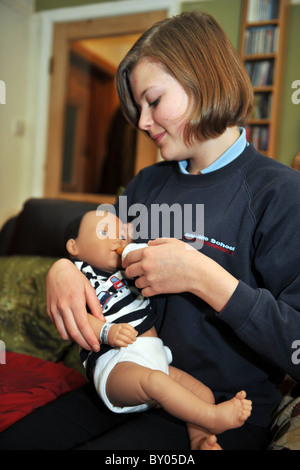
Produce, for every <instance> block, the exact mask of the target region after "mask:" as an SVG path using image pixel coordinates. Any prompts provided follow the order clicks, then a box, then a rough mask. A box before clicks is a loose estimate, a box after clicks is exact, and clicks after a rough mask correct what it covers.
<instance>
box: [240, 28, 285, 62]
mask: <svg viewBox="0 0 300 470" xmlns="http://www.w3.org/2000/svg"><path fill="white" fill-rule="evenodd" d="M278 32H279V28H278V26H277V25H270V26H269V25H268V26H253V27H250V28H248V29H247V31H246V35H245V55H252V54H274V53H275V52H276V51H277V41H278Z"/></svg>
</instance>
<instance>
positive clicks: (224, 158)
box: [178, 127, 249, 175]
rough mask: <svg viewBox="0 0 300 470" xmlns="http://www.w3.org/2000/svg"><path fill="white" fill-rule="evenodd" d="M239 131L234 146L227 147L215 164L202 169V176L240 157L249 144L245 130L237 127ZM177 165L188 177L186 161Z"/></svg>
mask: <svg viewBox="0 0 300 470" xmlns="http://www.w3.org/2000/svg"><path fill="white" fill-rule="evenodd" d="M239 131H240V137H239V138H238V139H237V140H236V141H235V142H234V144H232V146H231V147H229V149H227V150H226V152H224V153H223V154H222V155H221V156H220V157H219V158H218V159H217V160H216V161H215V162H213V163H212V164H211V165H209V166H208V167H206V168H203V170H202V171H201V173H202V174H205V173H210V172H211V171H216V170H219V169H220V168H222V167H223V166H225V165H228V163H231V162H232V161H233V160H234V159H235V158H237V157H238V156H239V155H241V153H242V152H243V151H244V149H245V147H246V146H247V145H249V144H248V142H247V139H246V131H245V129H244V128H243V127H239ZM178 164H179V169H180V171H181V172H182V173H184V174H185V175H188V174H189V173H188V171H187V166H188V161H187V160H182V161H181V162H178Z"/></svg>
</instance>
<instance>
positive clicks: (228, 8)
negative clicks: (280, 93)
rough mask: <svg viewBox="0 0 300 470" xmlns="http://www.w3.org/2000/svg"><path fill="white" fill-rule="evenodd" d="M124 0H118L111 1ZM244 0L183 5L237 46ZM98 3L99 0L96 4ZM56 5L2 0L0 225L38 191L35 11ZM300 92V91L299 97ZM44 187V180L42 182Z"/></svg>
mask: <svg viewBox="0 0 300 470" xmlns="http://www.w3.org/2000/svg"><path fill="white" fill-rule="evenodd" d="M117 1H122V0H114V1H113V3H116V2H117ZM241 2H242V0H205V1H203V2H201V1H200V0H199V1H197V2H192V1H191V2H184V3H183V4H182V9H192V8H195V7H197V8H201V9H205V10H206V11H208V12H210V13H212V14H213V15H214V16H215V17H216V18H217V20H218V21H219V22H220V23H221V24H222V26H223V27H224V29H225V30H226V31H227V32H228V34H229V35H230V37H231V39H232V41H233V43H234V45H235V46H236V47H237V46H238V38H239V18H240V12H241ZM89 3H96V0H95V1H93V2H91V1H87V0H86V1H84V0H68V1H67V0H57V1H56V6H57V5H58V4H59V5H60V6H66V5H71V4H73V5H75V4H76V5H79V4H80V5H82V4H89ZM97 3H99V0H98V2H97ZM34 5H36V9H37V10H44V9H45V8H50V7H51V8H52V7H53V6H55V1H54V0H36V2H34V1H33V0H0V44H1V48H0V80H3V81H5V83H6V104H0V226H1V225H2V224H3V222H4V221H5V220H6V219H7V218H8V217H10V216H11V215H13V214H15V213H16V212H18V211H19V210H20V209H21V207H22V205H23V202H24V201H25V200H26V199H27V198H29V197H32V196H40V194H39V193H36V191H35V189H34V188H35V187H36V183H37V181H36V180H37V179H41V176H39V173H37V176H34V170H35V166H36V161H35V157H34V155H35V154H36V153H37V152H36V148H35V146H36V133H35V123H36V121H37V119H36V116H35V115H34V112H35V111H36V109H37V106H38V105H39V103H37V102H36V96H37V94H36V90H37V87H38V86H39V83H38V81H37V79H38V74H37V73H36V70H38V68H37V65H36V62H37V60H38V56H37V51H38V47H40V44H36V37H38V35H37V23H36V18H35V16H36V15H35V14H34V13H33V10H34V8H33V7H34ZM299 27H300V0H292V6H291V20H290V27H289V36H288V45H287V57H286V59H287V63H286V73H285V83H284V100H283V109H282V127H281V136H280V160H281V161H282V162H284V163H286V164H288V165H290V164H291V163H292V160H293V157H294V155H295V154H296V153H297V152H298V151H299V149H300V104H293V103H292V100H291V96H292V92H293V90H292V89H291V85H292V82H293V81H295V80H300V61H299V52H300V51H299ZM298 96H299V95H298ZM38 183H39V184H40V185H41V182H40V181H38Z"/></svg>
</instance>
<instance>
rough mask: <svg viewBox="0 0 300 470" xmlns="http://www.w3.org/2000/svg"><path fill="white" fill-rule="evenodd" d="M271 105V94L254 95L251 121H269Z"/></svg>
mask: <svg viewBox="0 0 300 470" xmlns="http://www.w3.org/2000/svg"><path fill="white" fill-rule="evenodd" d="M271 104H272V94H271V93H255V94H254V103H253V109H252V114H251V119H270V115H271Z"/></svg>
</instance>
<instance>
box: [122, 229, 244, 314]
mask: <svg viewBox="0 0 300 470" xmlns="http://www.w3.org/2000/svg"><path fill="white" fill-rule="evenodd" d="M123 267H124V268H125V274H126V276H128V277H131V278H137V279H136V281H135V284H136V286H137V287H138V288H139V289H141V290H142V294H143V295H144V296H145V297H151V296H153V295H157V294H174V293H181V292H190V293H192V294H194V295H196V296H197V297H199V298H200V299H202V300H204V301H205V302H206V303H208V305H210V306H211V307H212V308H213V309H214V310H215V311H216V312H221V311H222V310H223V308H224V307H225V305H226V304H227V302H228V301H229V299H230V298H231V296H232V294H233V292H234V291H235V289H236V287H237V285H238V280H237V279H236V278H235V277H234V276H232V275H231V274H230V273H229V272H228V271H226V270H225V269H224V268H223V267H222V266H221V265H220V264H218V263H217V262H216V261H214V260H213V259H211V258H209V257H208V256H206V255H204V254H203V253H201V252H200V251H197V250H196V249H195V248H193V247H192V246H191V245H188V244H187V243H185V242H183V241H181V240H176V239H174V238H159V239H157V240H152V241H149V243H148V247H147V248H143V249H141V250H136V251H132V252H130V253H128V255H127V256H126V258H125V260H124V262H123Z"/></svg>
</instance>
